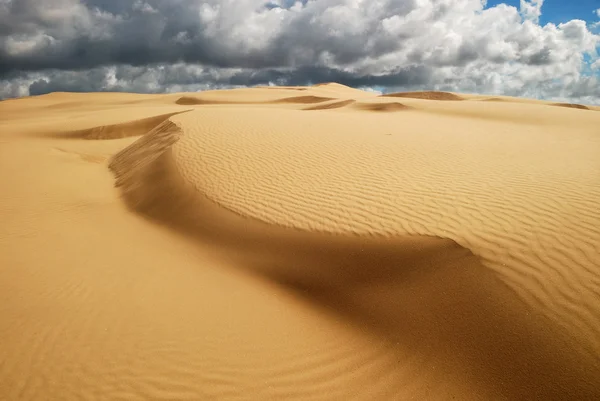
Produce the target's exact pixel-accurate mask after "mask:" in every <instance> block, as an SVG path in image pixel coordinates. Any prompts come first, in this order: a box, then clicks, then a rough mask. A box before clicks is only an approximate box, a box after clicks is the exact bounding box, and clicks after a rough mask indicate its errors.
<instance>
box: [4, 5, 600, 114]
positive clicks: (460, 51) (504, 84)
mask: <svg viewBox="0 0 600 401" xmlns="http://www.w3.org/2000/svg"><path fill="white" fill-rule="evenodd" d="M484 3H485V1H482V0H371V1H366V0H308V1H307V0H304V1H290V0H274V1H270V2H260V1H255V0H203V1H200V0H45V1H44V2H40V1H39V0H0V97H12V96H21V95H26V94H40V93H46V92H48V91H55V90H56V91H57V90H70V91H77V90H78V91H101V90H123V91H136V92H162V91H173V90H201V89H205V88H220V87H231V86H244V85H258V84H269V83H275V84H298V85H304V84H310V83H317V82H323V81H338V82H341V83H345V84H348V85H352V86H361V87H374V86H377V87H384V88H387V89H388V90H396V89H402V88H411V89H436V88H437V89H440V88H444V89H449V90H455V91H470V92H486V93H495V94H502V93H506V94H514V95H527V96H534V97H543V98H561V99H562V98H564V97H572V98H573V99H576V100H586V101H588V102H592V103H598V102H600V92H599V91H598V89H599V86H598V82H597V78H596V77H592V76H587V75H586V74H585V73H584V71H586V62H587V61H588V60H591V62H590V63H589V64H590V66H591V64H592V63H595V62H596V60H597V59H598V55H597V52H596V50H597V47H598V44H599V43H600V36H599V35H596V34H594V33H592V32H591V31H590V27H588V26H587V25H586V23H585V22H584V21H580V20H572V21H567V22H565V23H563V24H558V25H554V24H547V25H545V26H541V25H539V23H538V21H539V17H540V15H541V12H542V6H543V0H529V1H526V0H521V5H520V8H519V9H517V8H515V7H511V6H507V5H504V4H501V5H498V6H496V7H493V8H484ZM597 12H598V11H597ZM594 65H596V64H594ZM590 66H588V68H587V70H590V71H596V70H595V69H593V68H589V67H590ZM581 85H592V89H593V90H592V92H593V93H592V94H590V91H584V90H582V89H581V88H580V87H581ZM594 85H595V86H594ZM594 88H595V89H594ZM594 90H595V92H594ZM594 93H595V94H594Z"/></svg>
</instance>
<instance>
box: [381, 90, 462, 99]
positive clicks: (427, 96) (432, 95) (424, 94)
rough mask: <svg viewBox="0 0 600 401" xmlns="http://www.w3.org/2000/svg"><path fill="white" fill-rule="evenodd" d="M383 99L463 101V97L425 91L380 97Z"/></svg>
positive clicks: (389, 94)
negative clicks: (405, 98)
mask: <svg viewBox="0 0 600 401" xmlns="http://www.w3.org/2000/svg"><path fill="white" fill-rule="evenodd" d="M381 96H383V97H407V98H413V99H426V100H464V98H463V97H461V96H458V95H456V94H454V93H450V92H436V91H425V92H398V93H386V94H385V95H381Z"/></svg>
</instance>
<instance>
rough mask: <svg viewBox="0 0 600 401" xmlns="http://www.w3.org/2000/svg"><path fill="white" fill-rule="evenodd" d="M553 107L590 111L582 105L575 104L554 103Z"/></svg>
mask: <svg viewBox="0 0 600 401" xmlns="http://www.w3.org/2000/svg"><path fill="white" fill-rule="evenodd" d="M553 106H559V107H569V108H571V109H580V110H590V108H589V107H588V106H585V105H583V104H575V103H555V104H553Z"/></svg>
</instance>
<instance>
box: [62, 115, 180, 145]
mask: <svg viewBox="0 0 600 401" xmlns="http://www.w3.org/2000/svg"><path fill="white" fill-rule="evenodd" d="M179 113H180V112H176V113H169V114H161V115H158V116H155V117H149V118H142V119H139V120H134V121H129V122H125V123H121V124H111V125H100V126H97V127H92V128H86V129H81V130H75V131H67V132H61V133H58V134H56V135H55V136H56V137H58V138H64V139H68V138H71V139H90V140H91V139H120V138H127V137H131V136H141V135H144V134H146V133H148V132H149V131H150V130H152V129H153V128H154V127H156V126H157V125H160V124H161V123H162V122H164V121H166V120H168V119H169V117H171V116H173V115H175V114H179Z"/></svg>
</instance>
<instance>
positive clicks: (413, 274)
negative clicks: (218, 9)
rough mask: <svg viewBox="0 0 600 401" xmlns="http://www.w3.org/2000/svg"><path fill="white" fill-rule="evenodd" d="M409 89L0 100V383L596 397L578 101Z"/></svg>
mask: <svg viewBox="0 0 600 401" xmlns="http://www.w3.org/2000/svg"><path fill="white" fill-rule="evenodd" d="M427 93H428V95H427V96H414V94H408V95H406V96H398V95H394V96H392V97H385V96H377V95H376V94H373V93H368V92H362V91H359V90H356V89H352V88H348V87H344V86H342V85H338V84H327V85H319V86H314V87H306V88H295V87H287V88H276V87H266V88H254V89H235V90H228V91H210V92H202V93H185V94H169V95H154V96H150V95H134V94H113V93H101V94H68V93H53V94H49V95H44V96H39V97H31V98H24V99H17V100H9V101H4V102H0V171H1V172H2V173H1V174H0V184H1V186H0V188H1V189H2V191H1V193H2V196H1V197H0V219H1V220H0V221H1V222H2V224H0V338H1V339H2V340H1V341H0V399H1V400H61V401H62V400H66V401H69V400H453V399H456V400H598V399H600V208H599V207H598V205H599V204H600V132H599V131H598V127H599V126H600V113H595V112H590V111H586V110H579V109H574V108H566V107H553V106H552V104H551V103H547V102H546V103H544V102H523V101H520V100H519V99H514V101H512V100H511V99H510V98H506V97H503V98H502V99H501V101H496V102H486V101H481V100H485V99H486V97H476V96H469V95H455V94H450V95H452V96H456V97H457V98H460V99H463V101H461V102H447V101H440V100H444V99H448V98H449V97H448V94H440V95H436V94H435V93H433V92H427ZM399 97H401V98H402V99H398V98H399ZM415 97H416V98H415ZM489 98H490V97H487V99H489ZM432 99H433V100H432ZM436 99H438V100H436Z"/></svg>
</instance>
